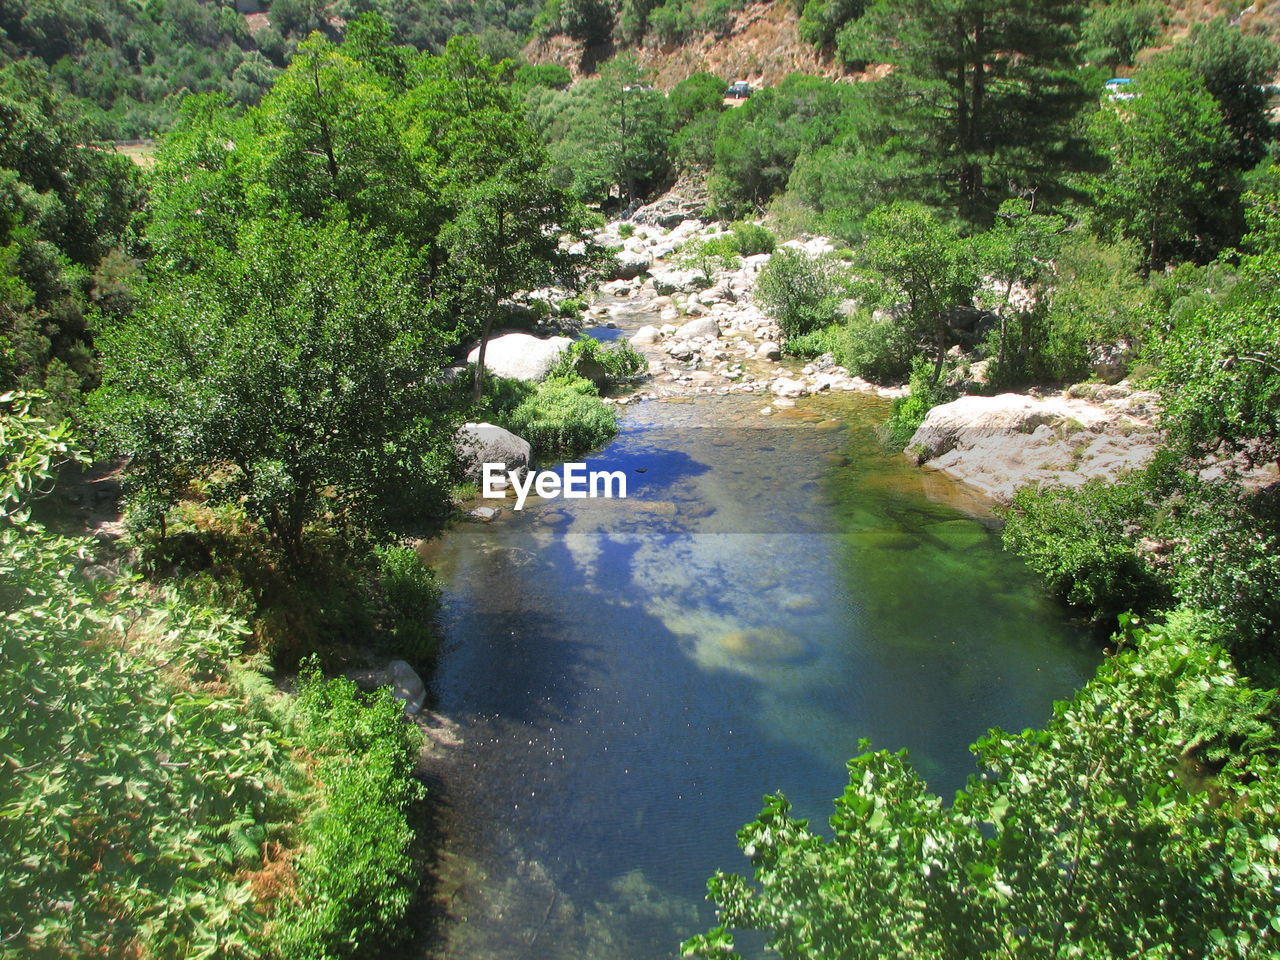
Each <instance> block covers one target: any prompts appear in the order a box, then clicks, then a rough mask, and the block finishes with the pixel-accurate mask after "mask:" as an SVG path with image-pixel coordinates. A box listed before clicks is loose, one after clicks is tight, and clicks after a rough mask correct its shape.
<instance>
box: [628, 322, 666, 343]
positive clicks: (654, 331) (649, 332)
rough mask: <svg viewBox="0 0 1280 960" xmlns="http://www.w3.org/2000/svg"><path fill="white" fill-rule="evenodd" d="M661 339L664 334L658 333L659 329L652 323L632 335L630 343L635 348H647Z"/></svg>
mask: <svg viewBox="0 0 1280 960" xmlns="http://www.w3.org/2000/svg"><path fill="white" fill-rule="evenodd" d="M661 339H662V334H661V333H659V332H658V328H657V327H655V326H654V325H653V324H651V323H646V324H645V325H644V326H643V327H641V328H640V329H639V330H637V331H636V332H635V333H634V334H632V335H631V340H630V342H631V345H632V346H633V347H647V346H649V345H650V344H654V343H657V342H658V341H659V340H661Z"/></svg>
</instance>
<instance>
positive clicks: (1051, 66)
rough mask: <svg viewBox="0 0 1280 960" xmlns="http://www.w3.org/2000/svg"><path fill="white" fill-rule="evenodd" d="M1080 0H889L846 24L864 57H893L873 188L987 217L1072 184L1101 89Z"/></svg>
mask: <svg viewBox="0 0 1280 960" xmlns="http://www.w3.org/2000/svg"><path fill="white" fill-rule="evenodd" d="M1080 10H1081V8H1080V5H1079V4H1078V3H1075V2H1074V0H1029V2H1022V0H959V2H951V0H909V2H905V3H902V2H897V0H878V2H876V3H874V4H872V5H871V6H870V7H869V8H868V10H867V12H866V14H865V16H863V17H862V19H860V20H858V21H856V22H855V23H854V24H853V25H852V26H850V27H849V28H848V29H846V30H845V31H843V32H842V34H841V37H840V48H841V51H842V53H843V54H844V55H845V56H846V57H847V58H848V59H853V60H865V61H868V62H872V63H889V64H892V65H893V71H892V72H891V73H890V74H889V76H888V77H886V78H885V79H884V80H881V81H879V82H878V83H877V84H876V85H875V88H874V97H873V104H874V106H875V114H876V115H875V120H876V126H877V128H878V129H877V130H876V131H875V132H874V134H873V137H872V142H874V143H876V144H877V145H878V146H877V147H876V148H875V149H872V150H869V151H867V152H866V153H865V155H864V157H863V160H862V171H863V177H864V179H865V181H866V183H867V185H868V189H867V193H868V194H869V195H875V196H884V195H885V193H886V191H887V192H888V194H889V196H891V197H892V196H899V197H903V198H905V199H911V200H920V201H923V202H926V203H929V204H931V205H935V206H940V207H943V208H945V209H947V210H951V211H954V212H955V213H957V214H959V215H960V216H961V217H963V218H964V219H966V220H968V221H970V222H973V223H978V224H983V225H985V224H986V223H989V222H990V219H991V216H992V214H993V213H994V212H995V210H996V208H997V207H998V206H999V205H1000V203H1001V202H1003V201H1004V200H1005V199H1006V198H1007V197H1008V196H1010V195H1011V194H1012V193H1018V192H1024V191H1037V193H1038V195H1039V196H1040V197H1041V198H1042V202H1048V203H1053V202H1056V201H1057V200H1059V199H1060V198H1062V197H1063V196H1064V195H1066V194H1067V192H1068V191H1067V189H1066V185H1065V181H1064V175H1065V174H1067V173H1068V172H1070V171H1072V170H1075V169H1077V168H1079V167H1081V166H1082V165H1084V164H1086V163H1087V162H1088V154H1087V150H1086V149H1085V147H1086V144H1085V143H1084V141H1083V139H1082V138H1081V137H1080V136H1079V135H1078V134H1077V133H1076V131H1075V118H1076V116H1077V114H1078V113H1079V111H1080V109H1081V108H1082V107H1083V106H1084V105H1085V104H1086V103H1088V102H1089V101H1091V100H1092V99H1093V97H1094V94H1093V92H1092V91H1091V90H1089V89H1087V88H1086V86H1085V80H1084V77H1083V75H1082V74H1081V72H1080V71H1079V70H1077V69H1076V64H1075V63H1074V62H1073V59H1072V51H1073V49H1074V46H1075V43H1076V40H1077V38H1078V35H1079V21H1080Z"/></svg>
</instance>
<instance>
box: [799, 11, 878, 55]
mask: <svg viewBox="0 0 1280 960" xmlns="http://www.w3.org/2000/svg"><path fill="white" fill-rule="evenodd" d="M866 6H867V4H866V2H865V0H808V2H807V3H804V4H803V8H802V10H801V13H800V22H799V24H798V25H797V31H798V32H799V34H800V39H801V40H803V41H805V43H812V44H813V45H814V46H816V47H825V46H827V45H828V44H830V43H831V42H832V41H833V40H835V38H836V34H837V33H839V32H840V29H841V28H842V27H844V26H845V25H846V24H847V23H849V22H850V21H853V20H857V19H858V18H859V17H861V16H862V14H863V12H864V11H865V10H866ZM846 65H850V64H847V63H846Z"/></svg>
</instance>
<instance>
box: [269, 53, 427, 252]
mask: <svg viewBox="0 0 1280 960" xmlns="http://www.w3.org/2000/svg"><path fill="white" fill-rule="evenodd" d="M367 45H368V44H366V46H367ZM357 49H358V48H353V49H352V52H355V51H356V50H357ZM380 62H381V61H380ZM395 106H396V105H395V103H394V102H393V94H392V93H391V92H389V91H388V90H387V89H386V87H385V85H384V83H383V82H382V79H381V77H380V76H379V75H378V74H377V73H375V72H374V71H373V70H371V69H370V68H369V67H368V66H366V65H365V64H364V63H361V62H359V61H356V60H353V59H352V58H351V57H349V56H348V55H347V53H346V52H344V51H343V50H342V49H341V48H338V47H335V46H334V45H333V44H332V43H331V42H329V41H328V40H326V39H324V38H323V37H318V36H316V37H312V38H311V39H309V40H307V41H305V42H304V43H302V44H301V45H300V46H299V47H298V51H297V53H296V54H295V56H294V59H293V62H292V64H291V65H290V68H289V69H288V70H286V71H285V72H284V73H283V74H282V75H281V76H280V79H279V80H278V81H277V83H276V85H275V87H274V88H273V89H272V91H271V94H270V95H269V96H268V97H267V98H266V99H264V100H263V102H262V105H261V107H260V108H259V109H258V110H257V111H255V114H254V119H255V121H256V123H257V125H258V133H257V136H256V137H255V140H254V143H253V144H252V147H253V148H255V149H252V150H247V151H246V154H247V156H248V158H249V162H250V163H254V164H256V165H257V166H258V168H257V169H256V170H253V171H252V173H251V174H250V175H251V176H252V177H253V179H255V180H260V181H261V182H263V183H264V184H265V185H266V186H267V187H268V188H269V189H270V190H271V195H270V196H269V197H266V198H262V200H261V202H262V204H263V206H264V207H266V206H273V205H279V206H282V207H283V208H284V209H287V210H292V211H295V212H296V213H297V214H298V215H300V216H302V217H304V218H307V219H318V218H321V217H323V216H324V215H325V214H326V212H327V211H329V210H330V209H331V208H334V207H336V206H342V207H343V208H345V210H346V212H347V215H348V216H350V217H351V218H352V219H353V220H354V221H356V222H358V223H360V224H361V225H362V226H364V227H365V228H367V229H371V230H375V231H378V232H381V233H383V234H385V235H388V236H391V237H398V238H403V239H405V240H407V241H408V242H409V243H410V244H411V245H412V246H413V247H414V248H415V249H417V248H420V247H423V246H426V245H428V244H429V243H430V240H431V237H432V236H433V235H434V233H435V231H437V230H438V229H439V228H440V224H441V222H442V220H443V213H442V211H440V210H439V208H438V207H437V206H436V205H435V202H434V196H433V191H431V190H430V189H429V188H428V185H427V184H426V183H424V182H423V171H422V170H421V169H420V167H419V166H418V165H417V164H415V163H414V162H413V158H412V156H411V153H410V151H409V149H408V146H407V144H406V142H405V138H404V135H403V133H402V132H401V126H402V125H401V123H400V122H399V121H400V118H399V116H398V115H397V112H396V110H395Z"/></svg>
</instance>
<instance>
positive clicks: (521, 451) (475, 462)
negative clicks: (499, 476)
mask: <svg viewBox="0 0 1280 960" xmlns="http://www.w3.org/2000/svg"><path fill="white" fill-rule="evenodd" d="M454 445H455V446H456V447H457V450H458V459H459V460H461V461H462V463H463V466H464V468H465V470H466V474H467V478H468V479H470V480H474V481H476V482H477V483H479V482H480V481H481V479H482V475H483V465H484V464H486V463H501V464H503V465H504V469H505V471H506V472H508V473H521V472H523V471H525V470H528V469H529V467H530V466H531V465H532V463H533V450H532V448H531V447H530V446H529V441H527V440H522V439H521V438H520V437H517V436H516V435H515V434H514V433H512V432H511V431H510V430H504V429H503V428H502V427H499V426H497V425H496V424H492V423H464V424H463V425H462V426H461V427H459V428H458V432H457V434H456V435H455V436H454Z"/></svg>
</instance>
